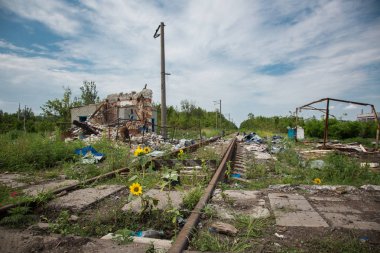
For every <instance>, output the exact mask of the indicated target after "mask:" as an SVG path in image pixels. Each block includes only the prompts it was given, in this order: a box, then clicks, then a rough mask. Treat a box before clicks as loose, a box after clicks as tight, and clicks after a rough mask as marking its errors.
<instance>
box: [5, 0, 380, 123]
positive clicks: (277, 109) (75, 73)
mask: <svg viewBox="0 0 380 253" xmlns="http://www.w3.org/2000/svg"><path fill="white" fill-rule="evenodd" d="M160 22H165V25H166V26H165V40H166V72H168V73H171V75H170V76H168V77H167V100H168V101H167V104H169V105H179V103H180V101H181V100H184V99H188V100H190V101H193V102H195V103H196V105H199V106H201V107H203V108H206V109H208V110H214V108H215V106H214V103H213V101H214V100H219V99H221V100H222V111H223V113H225V115H226V114H227V113H230V117H231V118H233V119H234V121H235V122H236V123H240V122H241V121H242V120H244V119H245V118H246V117H247V114H248V113H250V112H251V113H253V114H254V115H267V116H270V115H289V111H294V110H295V107H297V106H300V105H303V104H305V103H308V102H311V101H313V100H317V99H320V98H324V97H333V98H340V99H346V100H353V101H358V102H365V103H372V104H375V106H377V108H378V110H380V2H379V1H376V0H373V1H371V0H363V1H359V0H352V1H349V0H341V1H339V0H332V1H326V0H315V1H295V0H293V1H290V0H289V1H286V0H278V1H266V0H262V1H250V0H244V1H239V0H214V1H213V0H199V1H195V0H189V1H187V0H186V1H185V0H184V1H154V0H151V1H129V0H128V1H126V0H125V1H124V0H120V1H118V0H111V1H110V0H73V1H61V0H59V1H58V0H54V1H53V0H52V1H45V0H28V1H23V0H12V1H9V0H0V109H2V110H3V111H8V112H14V111H16V109H17V107H18V103H19V102H20V103H21V104H22V105H27V106H29V107H32V108H33V110H34V112H36V113H40V112H41V110H40V106H41V105H42V104H44V103H45V102H46V101H47V100H48V99H53V98H61V97H62V94H63V88H62V87H63V86H66V87H67V86H68V87H70V88H71V89H72V91H73V93H74V95H77V96H78V95H79V93H80V92H79V91H80V90H79V87H80V86H81V85H82V82H83V80H89V81H90V80H91V81H95V82H96V84H97V87H98V90H99V94H100V97H101V98H104V97H105V96H106V95H107V94H110V93H117V92H128V91H131V90H140V89H142V88H143V87H144V85H145V83H147V84H148V87H149V88H151V89H153V92H154V100H155V101H156V102H159V100H160V40H159V39H153V34H154V32H155V30H156V28H157V27H158V25H159V24H160ZM322 106H324V105H322ZM331 108H332V109H333V111H332V112H333V113H334V110H335V113H336V114H337V116H339V115H340V116H341V115H345V113H348V114H349V113H353V112H355V113H357V112H358V110H360V109H359V108H358V107H356V106H353V105H347V104H343V105H341V104H332V107H331ZM363 109H365V111H368V110H369V109H368V108H363Z"/></svg>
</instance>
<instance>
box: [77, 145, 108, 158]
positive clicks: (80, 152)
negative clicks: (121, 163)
mask: <svg viewBox="0 0 380 253" xmlns="http://www.w3.org/2000/svg"><path fill="white" fill-rule="evenodd" d="M88 152H91V154H92V155H94V156H101V157H103V156H104V154H102V153H99V152H98V151H96V150H95V149H94V147H93V146H87V147H84V148H78V149H76V150H75V154H77V155H81V156H85V155H87V153H88Z"/></svg>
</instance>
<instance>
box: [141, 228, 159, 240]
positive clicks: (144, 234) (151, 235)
mask: <svg viewBox="0 0 380 253" xmlns="http://www.w3.org/2000/svg"><path fill="white" fill-rule="evenodd" d="M135 236H137V237H147V238H156V239H162V238H163V237H164V231H162V230H161V231H157V230H153V229H149V230H145V231H137V232H136V233H135Z"/></svg>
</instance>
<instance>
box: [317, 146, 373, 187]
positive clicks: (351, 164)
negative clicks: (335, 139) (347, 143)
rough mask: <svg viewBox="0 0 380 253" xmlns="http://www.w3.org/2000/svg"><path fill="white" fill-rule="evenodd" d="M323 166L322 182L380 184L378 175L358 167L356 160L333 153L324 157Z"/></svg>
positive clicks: (321, 172)
mask: <svg viewBox="0 0 380 253" xmlns="http://www.w3.org/2000/svg"><path fill="white" fill-rule="evenodd" d="M325 162H326V164H325V166H324V167H323V169H322V170H321V171H320V175H321V176H320V177H321V178H322V180H323V181H325V182H326V181H327V182H330V183H338V184H355V185H357V184H366V183H372V184H380V175H379V174H376V173H373V172H371V171H370V170H369V169H368V168H362V167H360V164H359V162H358V161H357V160H356V159H353V158H350V157H348V156H345V155H342V154H338V153H333V154H330V155H328V156H327V157H326V159H325Z"/></svg>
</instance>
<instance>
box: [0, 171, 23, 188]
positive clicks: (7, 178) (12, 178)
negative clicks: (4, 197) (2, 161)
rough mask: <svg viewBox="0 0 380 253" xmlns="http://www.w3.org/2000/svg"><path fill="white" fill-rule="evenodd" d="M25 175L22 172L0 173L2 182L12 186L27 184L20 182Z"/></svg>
mask: <svg viewBox="0 0 380 253" xmlns="http://www.w3.org/2000/svg"><path fill="white" fill-rule="evenodd" d="M23 178H24V176H23V175H20V174H8V173H5V174H0V184H3V185H6V186H8V187H11V188H19V187H24V186H25V185H26V184H25V183H23V182H19V180H21V179H23Z"/></svg>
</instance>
